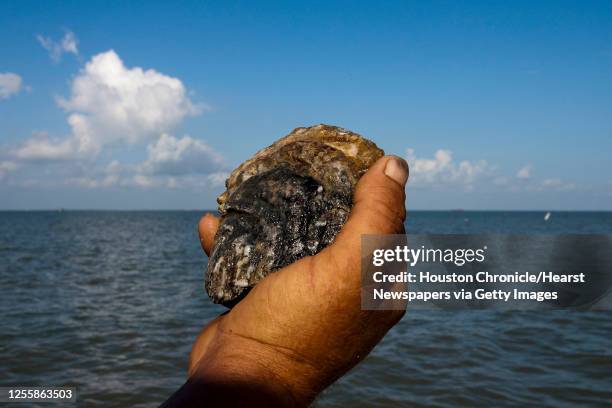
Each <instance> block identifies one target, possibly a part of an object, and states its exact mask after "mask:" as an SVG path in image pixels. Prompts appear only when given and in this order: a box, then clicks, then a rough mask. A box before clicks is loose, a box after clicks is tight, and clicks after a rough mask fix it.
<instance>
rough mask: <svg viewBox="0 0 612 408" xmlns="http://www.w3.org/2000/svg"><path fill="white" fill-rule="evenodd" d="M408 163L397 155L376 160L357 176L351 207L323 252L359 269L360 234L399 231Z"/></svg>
mask: <svg viewBox="0 0 612 408" xmlns="http://www.w3.org/2000/svg"><path fill="white" fill-rule="evenodd" d="M408 172H409V171H408V164H407V163H406V161H405V160H403V159H402V158H400V157H397V156H385V157H382V158H381V159H379V160H378V161H377V162H376V163H374V165H373V166H372V167H371V168H370V169H369V170H368V171H367V172H366V173H365V174H364V175H363V176H362V177H361V179H360V180H359V182H358V183H357V186H356V188H355V194H354V196H353V209H352V211H351V214H350V215H349V218H348V220H347V222H346V224H345V225H344V227H343V228H342V230H341V231H340V233H339V234H338V236H337V237H336V239H335V241H334V243H333V244H332V245H330V246H329V247H328V248H326V250H327V249H328V251H326V250H324V251H322V253H323V252H328V254H327V255H328V256H331V257H332V258H333V262H334V264H335V265H337V266H338V267H340V268H342V269H344V270H346V271H347V272H349V273H350V271H351V270H354V269H353V268H357V270H358V268H360V262H361V260H360V256H359V255H358V254H359V253H360V252H361V236H362V235H365V234H380V235H382V234H403V233H404V232H405V231H404V220H405V219H406V203H405V201H406V194H405V186H406V182H407V181H408Z"/></svg>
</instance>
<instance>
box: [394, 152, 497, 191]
mask: <svg viewBox="0 0 612 408" xmlns="http://www.w3.org/2000/svg"><path fill="white" fill-rule="evenodd" d="M406 152H407V157H408V163H409V165H410V180H409V182H410V183H411V184H413V185H441V184H458V185H464V186H470V185H472V184H473V183H474V182H475V181H476V180H477V179H479V178H480V177H482V176H485V175H489V174H491V173H492V171H493V167H492V166H491V165H489V164H488V163H487V161H485V160H478V161H469V160H462V161H460V162H456V161H455V160H453V153H452V152H451V151H450V150H446V149H439V150H437V151H436V152H435V154H434V157H433V158H419V157H417V156H416V155H415V154H414V150H413V149H407V151H406Z"/></svg>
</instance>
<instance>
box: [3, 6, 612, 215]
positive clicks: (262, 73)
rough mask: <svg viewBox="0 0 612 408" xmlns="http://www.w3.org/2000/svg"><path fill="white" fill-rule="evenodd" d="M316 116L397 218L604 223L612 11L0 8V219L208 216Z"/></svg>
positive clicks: (611, 186) (608, 204) (610, 171)
mask: <svg viewBox="0 0 612 408" xmlns="http://www.w3.org/2000/svg"><path fill="white" fill-rule="evenodd" d="M318 123H327V124H333V125H337V126H341V127H344V128H347V129H350V130H352V131H355V132H358V133H360V134H362V135H364V136H366V137H368V138H370V139H371V140H373V141H375V142H376V143H377V144H378V145H379V146H380V147H381V148H383V149H384V150H385V151H386V152H387V153H388V154H396V155H399V156H402V157H404V158H406V159H407V160H408V163H409V165H410V171H411V175H410V181H409V186H408V190H407V206H408V208H409V209H421V210H428V209H431V210H444V209H458V208H463V209H482V210H498V209H500V210H612V160H610V153H611V152H612V3H611V2H609V1H608V2H605V1H603V2H584V1H580V2H579V1H576V2H565V1H550V2H546V1H539V2H527V1H526V2H519V1H513V2H503V1H499V2H496V1H485V2H476V1H470V2H462V1H449V2H408V1H400V2H387V1H382V2H358V1H351V2H299V3H298V2H270V1H266V2H203V1H197V2H195V1H194V2H146V3H145V2H107V1H104V2H97V1H88V2H68V1H64V2H51V1H44V2H42V1H41V2H32V1H5V2H2V4H0V209H55V208H66V209H210V208H215V207H216V203H215V199H216V196H217V195H218V194H219V193H220V192H222V191H223V189H224V188H223V183H224V180H225V178H226V176H227V174H228V173H229V172H230V171H231V170H232V169H233V168H235V167H236V166H237V165H238V164H240V163H241V162H242V161H244V160H246V159H248V158H249V157H250V156H251V155H252V154H253V153H254V152H256V151H257V150H259V149H261V148H263V147H265V146H267V145H269V144H271V143H273V142H274V141H275V140H276V139H278V138H279V137H281V136H283V135H285V134H287V133H289V132H290V131H291V130H292V129H294V128H296V127H299V126H311V125H315V124H318Z"/></svg>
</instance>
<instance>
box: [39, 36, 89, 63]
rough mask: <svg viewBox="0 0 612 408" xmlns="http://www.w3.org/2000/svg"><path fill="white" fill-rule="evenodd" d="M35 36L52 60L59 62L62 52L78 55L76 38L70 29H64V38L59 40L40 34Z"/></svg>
mask: <svg viewBox="0 0 612 408" xmlns="http://www.w3.org/2000/svg"><path fill="white" fill-rule="evenodd" d="M36 38H37V39H38V42H39V43H40V45H42V46H43V48H44V49H45V50H47V51H48V52H49V57H51V59H52V60H53V61H54V62H59V61H60V60H61V59H62V55H63V54H74V55H79V49H78V40H77V38H76V36H75V35H74V33H73V32H72V31H66V34H64V38H62V39H61V40H59V41H55V40H53V39H52V38H50V37H43V36H42V35H37V36H36Z"/></svg>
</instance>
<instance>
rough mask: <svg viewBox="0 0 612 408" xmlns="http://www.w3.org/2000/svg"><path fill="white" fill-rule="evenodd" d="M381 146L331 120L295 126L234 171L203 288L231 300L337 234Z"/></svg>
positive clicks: (223, 300) (216, 297)
mask: <svg viewBox="0 0 612 408" xmlns="http://www.w3.org/2000/svg"><path fill="white" fill-rule="evenodd" d="M382 155H383V151H382V150H380V149H378V148H377V147H376V145H375V144H374V143H372V142H370V141H368V140H366V139H364V138H362V137H361V136H359V135H357V134H355V133H352V132H349V131H347V130H345V129H341V128H337V127H334V126H326V125H318V126H313V127H311V128H298V129H295V130H294V131H293V132H291V133H290V134H289V135H288V136H286V137H284V138H282V139H280V140H279V141H277V142H276V143H274V144H273V145H271V146H270V147H268V148H266V149H263V150H261V151H259V152H258V153H257V154H256V155H255V156H254V157H253V158H251V159H249V160H248V161H246V162H245V163H243V164H242V165H240V166H239V167H238V168H237V169H236V170H234V171H233V172H232V174H231V175H230V177H229V178H228V180H227V182H226V187H227V190H226V191H225V192H224V193H223V194H222V195H221V196H220V197H219V199H218V201H219V211H220V212H221V216H222V218H221V224H220V226H219V230H218V231H217V235H216V236H215V246H214V248H213V251H212V254H211V256H210V260H209V262H208V271H207V274H206V290H207V292H208V295H209V296H210V297H211V298H212V300H213V301H214V302H215V303H222V304H224V305H226V306H228V307H231V306H233V305H234V304H236V303H237V302H238V301H240V299H242V298H243V297H244V296H245V295H246V294H247V293H248V291H249V290H250V288H252V287H253V286H255V284H256V283H257V282H259V281H260V280H261V279H263V278H264V277H265V276H267V275H268V274H269V273H271V272H273V271H276V270H278V269H280V268H282V267H284V266H286V265H289V264H291V263H293V262H295V261H297V260H298V259H300V258H303V257H304V256H308V255H314V254H316V253H317V252H319V251H320V250H321V249H323V248H325V247H326V246H327V245H329V244H330V243H331V242H333V240H334V238H335V237H336V234H337V233H338V232H339V231H340V228H342V226H343V225H344V223H345V222H346V219H347V217H348V214H349V212H350V210H351V207H352V198H353V190H354V188H355V185H356V184H357V181H358V180H359V177H361V175H362V174H363V173H364V172H365V171H366V170H367V169H368V168H369V167H370V166H371V165H372V164H373V163H374V162H375V161H376V160H377V159H378V158H380V157H382Z"/></svg>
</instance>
